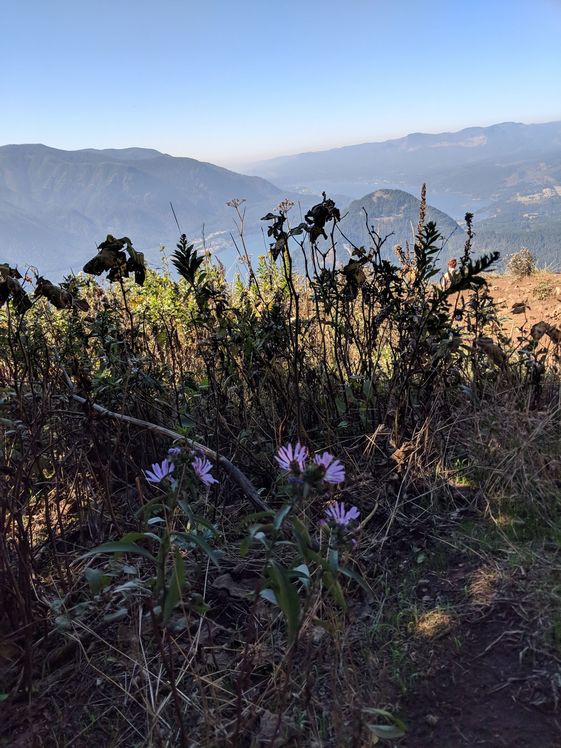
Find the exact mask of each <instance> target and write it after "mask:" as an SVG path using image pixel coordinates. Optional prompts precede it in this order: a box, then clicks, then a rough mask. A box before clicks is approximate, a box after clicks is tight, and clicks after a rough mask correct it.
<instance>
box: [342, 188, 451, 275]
mask: <svg viewBox="0 0 561 748" xmlns="http://www.w3.org/2000/svg"><path fill="white" fill-rule="evenodd" d="M420 205H421V203H420V200H418V199H417V198H416V197H414V196H413V195H410V194H409V193H407V192H403V191H402V190H376V191H375V192H372V193H370V194H368V195H364V197H362V198H360V199H359V200H354V201H353V202H352V203H351V204H350V205H349V206H348V208H347V209H346V210H345V211H344V212H343V218H342V220H341V223H340V228H341V231H342V233H343V234H344V236H345V237H346V238H347V239H348V240H349V241H350V242H352V244H354V245H356V246H370V245H371V243H372V241H371V238H370V236H369V233H368V228H367V227H372V228H373V229H374V230H375V231H376V232H377V233H378V234H379V235H380V236H381V237H382V238H384V237H386V236H388V239H387V241H386V242H385V243H384V245H383V254H384V255H385V256H386V257H388V258H392V259H393V260H394V261H396V259H395V254H394V252H393V247H394V246H395V245H396V244H400V245H401V246H402V247H403V248H404V249H405V247H406V243H409V246H410V247H412V246H413V244H414V242H415V232H416V230H417V223H418V221H419V208H420ZM426 220H427V221H434V222H435V223H436V225H437V227H438V230H439V231H440V233H441V234H442V237H443V239H444V240H445V246H444V249H443V251H442V253H441V255H440V257H439V261H440V263H441V264H442V265H446V261H447V260H448V259H449V258H450V257H452V256H457V255H458V254H459V253H461V251H462V250H463V247H464V243H465V233H464V231H463V229H462V228H460V226H459V225H458V224H457V223H456V221H454V220H453V219H452V218H450V216H448V215H446V214H445V213H443V212H442V211H440V210H438V209H436V208H433V207H432V206H430V205H427V211H426Z"/></svg>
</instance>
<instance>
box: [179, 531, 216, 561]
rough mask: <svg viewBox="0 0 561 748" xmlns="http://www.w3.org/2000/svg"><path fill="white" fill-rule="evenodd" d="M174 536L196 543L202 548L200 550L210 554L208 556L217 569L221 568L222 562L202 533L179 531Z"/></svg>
mask: <svg viewBox="0 0 561 748" xmlns="http://www.w3.org/2000/svg"><path fill="white" fill-rule="evenodd" d="M173 537H174V538H182V539H183V540H186V541H187V542H188V543H192V544H193V545H196V546H198V547H199V548H200V550H201V551H202V552H203V553H204V554H206V555H207V556H208V558H209V559H210V560H211V561H212V563H213V564H214V565H215V566H216V568H217V569H219V568H220V564H219V562H218V557H217V555H216V553H215V552H214V551H213V550H212V548H211V547H210V545H209V544H208V543H207V542H206V540H205V539H204V538H202V537H201V536H200V535H197V534H196V533H194V532H177V533H174V535H173Z"/></svg>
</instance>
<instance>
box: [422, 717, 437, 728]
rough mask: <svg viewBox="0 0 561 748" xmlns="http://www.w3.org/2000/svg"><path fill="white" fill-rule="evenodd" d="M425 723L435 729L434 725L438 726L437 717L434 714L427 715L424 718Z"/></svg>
mask: <svg viewBox="0 0 561 748" xmlns="http://www.w3.org/2000/svg"><path fill="white" fill-rule="evenodd" d="M425 722H426V723H427V725H429V726H430V727H436V725H437V724H438V717H437V716H436V714H427V715H426V717H425Z"/></svg>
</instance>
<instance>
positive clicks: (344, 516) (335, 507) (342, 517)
mask: <svg viewBox="0 0 561 748" xmlns="http://www.w3.org/2000/svg"><path fill="white" fill-rule="evenodd" d="M325 514H326V517H327V518H328V520H330V521H331V522H334V523H335V524H336V525H339V527H346V526H347V525H348V524H349V523H350V522H353V521H354V520H357V519H358V518H359V517H360V512H359V510H358V509H357V508H356V506H352V507H351V508H350V509H348V510H346V509H345V504H344V503H343V502H342V501H336V502H335V503H333V504H331V505H330V506H328V507H327V509H326V510H325Z"/></svg>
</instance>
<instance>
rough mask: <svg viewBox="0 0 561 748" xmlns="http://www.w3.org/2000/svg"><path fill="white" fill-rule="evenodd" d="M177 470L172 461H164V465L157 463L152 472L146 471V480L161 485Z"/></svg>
mask: <svg viewBox="0 0 561 748" xmlns="http://www.w3.org/2000/svg"><path fill="white" fill-rule="evenodd" d="M174 470H175V465H174V464H173V462H170V460H168V459H167V457H166V459H165V460H162V464H161V465H159V464H158V463H157V462H155V463H154V464H153V465H152V467H151V469H150V470H145V471H144V473H145V475H146V480H147V481H148V483H160V481H162V480H163V479H164V478H168V477H169V476H170V475H171V474H172V473H173V471H174Z"/></svg>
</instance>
